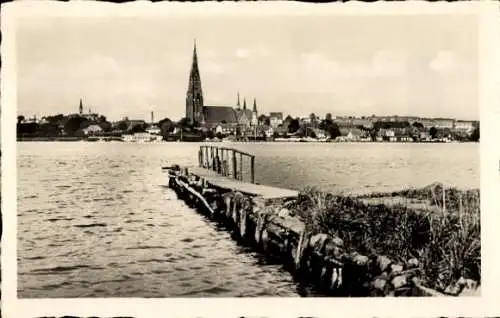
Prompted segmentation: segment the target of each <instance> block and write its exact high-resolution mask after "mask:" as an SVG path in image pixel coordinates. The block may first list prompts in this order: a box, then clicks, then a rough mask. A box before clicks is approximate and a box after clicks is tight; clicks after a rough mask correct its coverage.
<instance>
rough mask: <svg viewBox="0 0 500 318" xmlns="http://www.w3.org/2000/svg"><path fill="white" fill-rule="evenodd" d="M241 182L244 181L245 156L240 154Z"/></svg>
mask: <svg viewBox="0 0 500 318" xmlns="http://www.w3.org/2000/svg"><path fill="white" fill-rule="evenodd" d="M240 180H242V181H243V154H242V153H241V152H240Z"/></svg>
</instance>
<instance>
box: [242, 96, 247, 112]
mask: <svg viewBox="0 0 500 318" xmlns="http://www.w3.org/2000/svg"><path fill="white" fill-rule="evenodd" d="M246 109H247V100H246V98H243V110H246Z"/></svg>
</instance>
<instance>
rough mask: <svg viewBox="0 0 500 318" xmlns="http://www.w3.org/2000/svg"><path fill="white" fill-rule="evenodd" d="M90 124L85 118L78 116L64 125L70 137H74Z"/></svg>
mask: <svg viewBox="0 0 500 318" xmlns="http://www.w3.org/2000/svg"><path fill="white" fill-rule="evenodd" d="M87 123H88V120H87V119H86V118H84V117H80V116H76V117H71V118H70V119H68V121H67V122H66V124H65V125H64V131H65V132H66V134H68V135H70V136H74V135H75V134H76V132H77V131H78V130H79V129H81V128H82V127H83V126H85V124H87Z"/></svg>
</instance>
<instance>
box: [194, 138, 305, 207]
mask: <svg viewBox="0 0 500 318" xmlns="http://www.w3.org/2000/svg"><path fill="white" fill-rule="evenodd" d="M198 159H199V166H198V167H191V168H188V169H189V171H190V172H191V173H192V174H194V175H196V176H199V177H200V178H203V179H204V180H206V182H208V183H210V184H211V185H212V186H214V187H217V188H223V189H227V190H231V191H238V192H241V193H243V194H248V195H251V196H260V197H262V198H264V199H280V198H283V199H286V198H294V197H297V196H298V195H299V192H298V191H296V190H290V189H284V188H277V187H271V186H266V185H261V184H256V183H255V156H254V155H251V154H248V153H245V152H243V151H239V150H237V149H234V148H226V147H216V146H201V147H200V150H199V153H198ZM245 160H246V161H247V163H248V164H249V169H248V170H249V171H247V173H245V169H244V168H245V167H246V165H244V162H245ZM245 176H247V177H249V178H245Z"/></svg>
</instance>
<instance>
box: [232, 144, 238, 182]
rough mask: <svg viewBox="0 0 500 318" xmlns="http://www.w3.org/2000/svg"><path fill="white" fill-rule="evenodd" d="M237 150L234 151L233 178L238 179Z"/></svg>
mask: <svg viewBox="0 0 500 318" xmlns="http://www.w3.org/2000/svg"><path fill="white" fill-rule="evenodd" d="M236 172H237V171H236V150H234V149H233V178H234V179H236V178H237V176H238V175H237V174H236Z"/></svg>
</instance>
